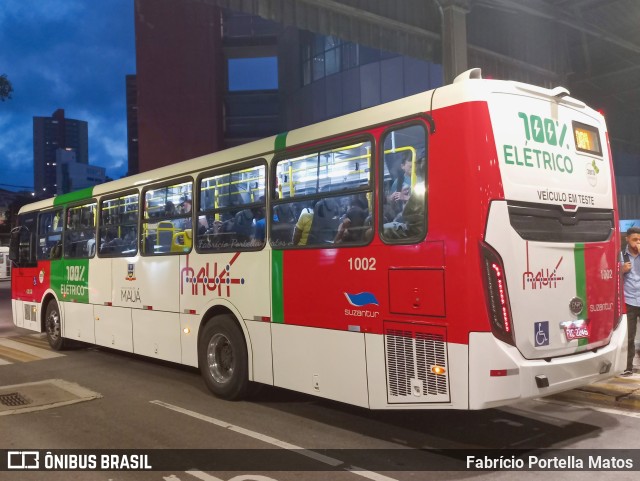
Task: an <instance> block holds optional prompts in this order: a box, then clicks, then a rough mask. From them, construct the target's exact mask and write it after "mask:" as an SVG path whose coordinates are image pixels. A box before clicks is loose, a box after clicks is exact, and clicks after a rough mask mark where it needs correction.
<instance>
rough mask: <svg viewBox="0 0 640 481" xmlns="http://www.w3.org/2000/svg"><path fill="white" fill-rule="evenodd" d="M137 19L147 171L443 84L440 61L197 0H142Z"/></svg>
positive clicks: (142, 157)
mask: <svg viewBox="0 0 640 481" xmlns="http://www.w3.org/2000/svg"><path fill="white" fill-rule="evenodd" d="M135 29H136V62H137V93H138V111H137V114H138V148H139V151H138V154H139V157H138V159H139V171H140V172H143V171H146V170H150V169H153V168H155V167H160V166H163V165H168V164H172V163H176V162H179V161H182V160H186V159H190V158H194V157H198V156H200V155H205V154H208V153H211V152H215V151H218V150H221V149H223V148H227V147H232V146H234V145H239V144H242V143H245V142H249V141H251V140H255V139H257V138H263V137H267V136H270V135H274V134H277V133H279V132H284V131H288V130H292V129H295V128H298V127H302V126H305V125H309V124H311V123H314V122H319V121H322V120H326V119H329V118H332V117H336V116H339V115H343V114H346V113H350V112H354V111H357V110H361V109H363V108H367V107H371V106H374V105H377V104H380V103H383V102H388V101H391V100H395V99H398V98H401V97H405V96H407V95H411V94H413V93H417V92H420V91H424V90H428V89H430V88H434V87H437V86H439V85H441V84H442V69H441V67H440V66H439V65H436V64H433V63H430V62H427V61H424V60H417V59H414V58H411V57H406V56H402V55H399V54H394V53H389V52H384V51H381V50H377V49H373V48H368V47H365V46H362V45H358V44H356V43H354V42H348V41H343V40H341V39H340V38H338V37H336V36H331V35H322V34H316V33H312V32H309V31H305V30H300V29H298V28H296V27H293V26H283V25H281V24H279V23H276V22H272V21H268V20H265V19H262V18H260V17H257V16H254V15H248V14H243V13H237V12H232V11H230V10H225V9H221V8H219V7H217V6H215V5H212V4H210V3H206V2H201V1H197V0H136V17H135ZM167 72H170V73H171V74H170V75H169V74H167Z"/></svg>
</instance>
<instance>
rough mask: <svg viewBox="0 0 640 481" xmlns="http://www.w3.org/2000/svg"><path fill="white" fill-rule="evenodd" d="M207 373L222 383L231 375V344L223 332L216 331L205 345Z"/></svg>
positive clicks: (232, 367)
mask: <svg viewBox="0 0 640 481" xmlns="http://www.w3.org/2000/svg"><path fill="white" fill-rule="evenodd" d="M207 365H208V366H209V373H210V374H211V377H212V378H213V380H214V381H215V382H217V383H220V384H224V383H226V382H228V381H229V380H230V379H231V378H232V377H233V369H234V366H233V346H232V345H231V341H230V340H229V338H228V337H227V336H225V335H224V334H220V333H217V334H215V335H214V336H213V337H212V338H211V340H210V341H209V345H208V346H207Z"/></svg>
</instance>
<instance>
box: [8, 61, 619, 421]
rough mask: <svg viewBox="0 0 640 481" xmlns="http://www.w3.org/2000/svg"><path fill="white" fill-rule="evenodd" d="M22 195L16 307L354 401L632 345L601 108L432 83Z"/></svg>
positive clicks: (235, 379)
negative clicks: (43, 195) (116, 175)
mask: <svg viewBox="0 0 640 481" xmlns="http://www.w3.org/2000/svg"><path fill="white" fill-rule="evenodd" d="M179 160H180V159H176V163H175V164H173V165H169V166H165V167H161V168H158V169H155V170H152V171H148V172H143V173H140V174H137V175H133V176H131V177H127V178H123V179H120V180H115V181H112V182H109V183H106V184H102V185H98V186H95V187H93V188H88V189H84V190H80V191H77V192H72V193H69V194H64V195H59V196H57V197H54V198H52V199H47V200H42V201H38V202H35V203H33V204H31V205H27V206H25V207H23V208H22V209H21V210H20V213H19V224H18V226H17V227H16V228H15V229H14V231H13V233H12V244H11V259H12V260H13V262H14V269H13V276H12V306H13V321H14V323H15V325H17V326H20V327H23V328H27V329H31V330H34V331H37V332H45V333H46V336H47V337H48V340H49V343H50V345H51V346H52V347H53V348H54V349H62V348H63V347H64V345H65V343H66V342H68V341H70V340H73V341H82V342H86V343H91V344H96V345H99V346H106V347H109V348H112V349H118V350H122V351H127V352H132V353H135V354H139V355H142V356H148V357H151V358H157V359H162V360H166V361H171V362H175V363H180V364H184V365H188V366H194V367H199V369H200V371H201V373H202V376H203V378H204V381H205V383H206V385H207V386H208V388H209V389H210V390H211V391H212V392H213V393H214V394H216V395H217V396H219V397H222V398H225V399H240V398H242V397H243V396H244V395H245V394H246V393H247V390H248V387H250V385H251V383H263V384H267V385H273V386H278V387H281V388H286V389H290V390H294V391H299V392H302V393H307V394H312V395H316V396H319V397H322V398H327V399H332V400H337V401H341V402H344V403H349V404H352V405H357V406H362V407H367V408H370V409H483V408H489V407H494V406H499V405H504V404H509V403H513V402H516V401H519V400H523V399H529V398H534V397H539V396H545V395H549V394H553V393H557V392H560V391H564V390H568V389H572V388H575V387H577V386H580V385H584V384H587V383H590V382H594V381H598V380H601V379H604V378H607V377H610V376H612V375H614V374H615V373H617V372H621V371H622V370H623V369H624V367H625V365H624V363H625V355H626V323H623V322H621V319H622V317H623V315H622V313H621V301H620V296H621V293H620V282H619V280H620V274H619V265H618V247H619V233H618V232H617V230H616V229H615V226H616V225H617V223H618V216H617V209H616V200H615V199H616V196H615V186H614V176H613V170H612V160H611V153H610V148H609V142H608V134H607V130H606V125H605V121H604V119H603V117H602V116H601V115H600V114H599V113H598V112H596V111H595V110H593V109H591V108H589V107H588V106H586V105H585V104H584V103H583V102H581V101H579V100H576V99H574V98H572V97H571V96H570V95H569V92H568V91H567V90H566V89H564V88H561V87H558V88H554V89H547V88H541V87H537V86H532V85H527V84H522V83H517V82H511V81H500V80H488V79H482V78H481V75H480V71H479V69H473V70H470V71H468V72H465V73H464V74H461V75H460V76H458V77H457V78H456V80H455V81H454V82H453V83H452V84H451V85H447V86H443V87H440V88H437V89H435V90H432V91H428V92H424V93H421V94H417V95H413V96H411V97H407V98H403V99H400V100H396V101H393V102H390V103H386V104H383V105H380V106H376V107H372V108H369V109H366V110H363V111H359V112H355V113H352V114H348V115H345V116H342V117H338V118H335V119H331V120H327V121H325V122H321V123H318V124H315V125H311V126H308V127H304V128H301V129H297V130H294V131H290V132H287V133H282V134H279V135H277V136H274V137H271V138H267V139H264V140H260V141H256V142H252V143H249V144H246V145H242V146H239V147H234V148H232V149H228V150H225V151H221V152H217V153H214V154H210V155H205V156H202V157H199V158H196V159H192V160H186V161H181V162H178V161H179Z"/></svg>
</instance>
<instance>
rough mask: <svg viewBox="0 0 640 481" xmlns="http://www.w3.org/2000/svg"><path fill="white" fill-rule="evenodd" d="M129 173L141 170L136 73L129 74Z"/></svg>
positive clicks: (127, 86)
mask: <svg viewBox="0 0 640 481" xmlns="http://www.w3.org/2000/svg"><path fill="white" fill-rule="evenodd" d="M126 88H127V157H128V159H129V166H128V171H127V175H133V174H137V173H138V172H140V168H139V166H138V85H137V80H136V76H135V75H127V77H126Z"/></svg>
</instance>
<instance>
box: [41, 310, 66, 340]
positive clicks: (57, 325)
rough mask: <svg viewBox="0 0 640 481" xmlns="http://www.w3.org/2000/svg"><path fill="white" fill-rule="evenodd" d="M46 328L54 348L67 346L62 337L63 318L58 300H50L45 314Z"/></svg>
mask: <svg viewBox="0 0 640 481" xmlns="http://www.w3.org/2000/svg"><path fill="white" fill-rule="evenodd" d="M44 330H45V332H46V333H47V341H49V345H50V346H51V348H52V349H54V350H56V351H61V350H62V349H64V346H65V339H64V338H63V337H62V318H61V317H60V309H59V308H58V303H57V302H56V301H49V303H48V304H47V310H46V311H45V315H44Z"/></svg>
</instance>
